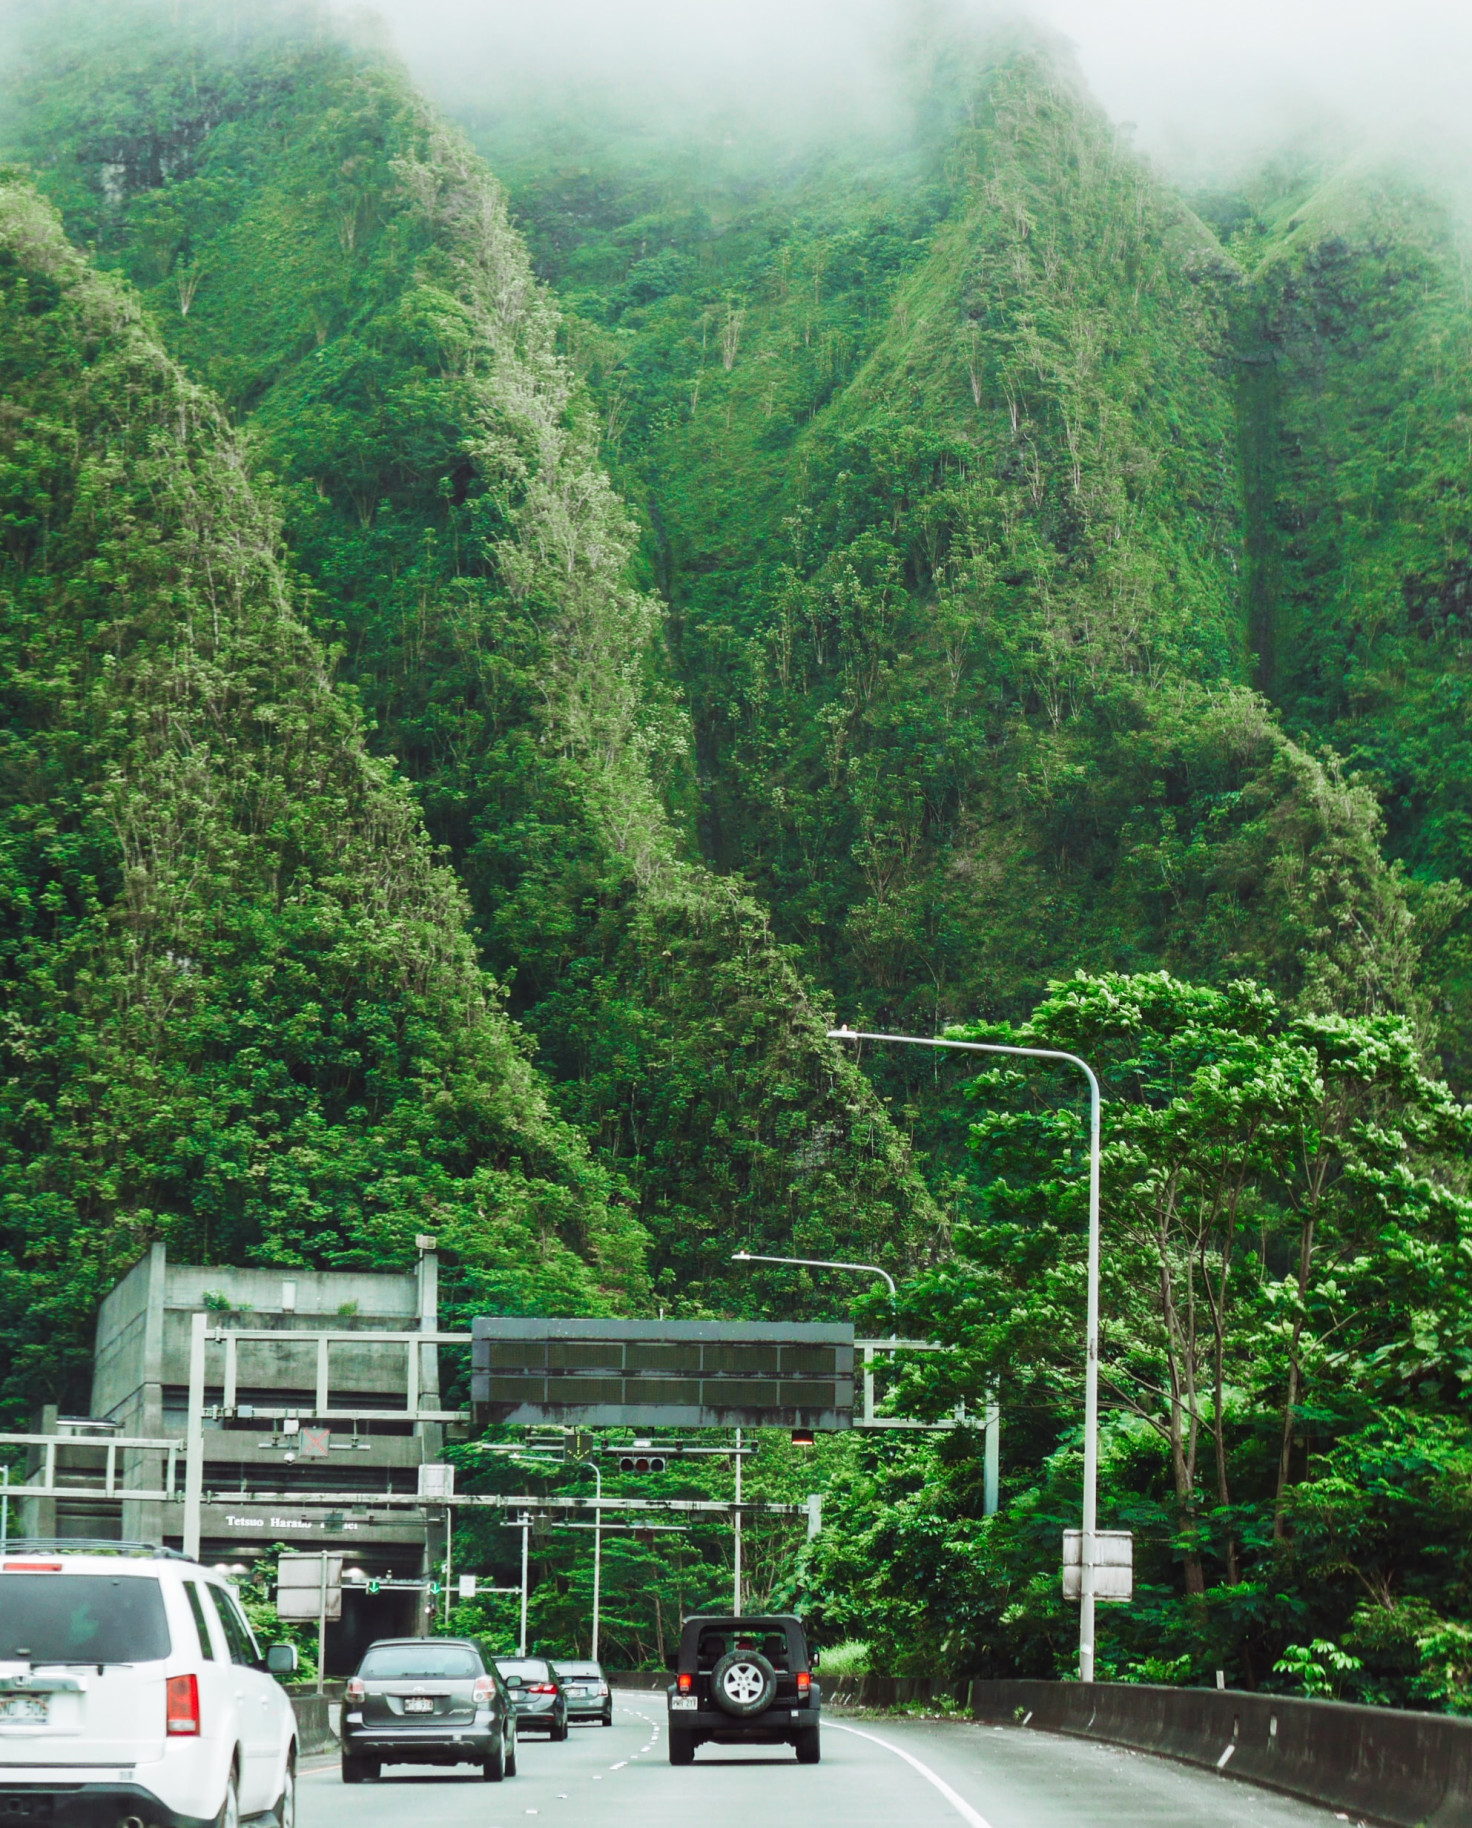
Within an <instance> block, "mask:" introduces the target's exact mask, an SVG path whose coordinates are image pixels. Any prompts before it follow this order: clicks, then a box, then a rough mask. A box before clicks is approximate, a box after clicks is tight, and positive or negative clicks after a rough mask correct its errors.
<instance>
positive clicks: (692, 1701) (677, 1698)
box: [670, 1695, 700, 1708]
mask: <svg viewBox="0 0 1472 1828" xmlns="http://www.w3.org/2000/svg"><path fill="white" fill-rule="evenodd" d="M670 1706H671V1707H672V1708H676V1707H699V1706H700V1702H699V1700H698V1699H697V1698H696V1697H695V1696H694V1695H671V1696H670Z"/></svg>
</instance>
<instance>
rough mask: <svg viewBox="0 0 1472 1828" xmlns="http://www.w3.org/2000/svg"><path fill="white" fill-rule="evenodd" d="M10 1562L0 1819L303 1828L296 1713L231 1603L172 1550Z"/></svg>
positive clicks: (281, 1652)
mask: <svg viewBox="0 0 1472 1828" xmlns="http://www.w3.org/2000/svg"><path fill="white" fill-rule="evenodd" d="M102 1547H103V1545H101V1544H98V1545H96V1548H95V1550H94V1549H93V1548H92V1546H90V1545H89V1549H88V1551H87V1552H86V1553H75V1552H73V1551H72V1550H70V1549H69V1548H68V1547H67V1546H66V1545H65V1544H64V1543H59V1544H57V1545H56V1547H55V1548H54V1549H53V1548H50V1547H46V1548H40V1549H33V1548H31V1547H30V1546H29V1545H26V1546H24V1547H23V1548H20V1549H12V1550H11V1551H10V1552H9V1553H7V1554H6V1556H5V1558H4V1560H3V1561H0V1821H3V1822H4V1823H6V1824H8V1825H11V1828H21V1825H22V1824H24V1825H25V1828H32V1824H35V1825H36V1828H40V1825H41V1824H45V1828H206V1825H207V1824H211V1825H213V1824H218V1828H237V1824H238V1823H239V1821H240V1819H241V1817H243V1816H252V1815H255V1816H267V1815H269V1816H270V1817H272V1818H274V1820H275V1822H276V1823H277V1824H278V1828H294V1825H295V1816H296V1716H295V1714H294V1713H293V1711H292V1706H291V1701H290V1698H289V1697H288V1696H287V1694H286V1692H285V1690H284V1689H282V1687H281V1686H280V1684H279V1683H278V1682H277V1681H276V1679H275V1674H274V1673H272V1672H277V1673H280V1674H282V1675H289V1674H290V1673H291V1672H292V1671H293V1670H294V1669H295V1667H296V1652H295V1650H294V1649H293V1648H292V1647H291V1646H290V1645H286V1644H279V1645H273V1646H272V1648H271V1651H270V1653H269V1657H263V1656H262V1655H261V1652H260V1649H259V1647H258V1646H257V1644H256V1641H255V1638H254V1636H253V1635H252V1633H251V1628H250V1626H249V1624H248V1623H247V1622H246V1618H245V1614H244V1613H243V1612H242V1611H241V1609H240V1604H239V1601H238V1600H237V1599H236V1597H235V1595H234V1593H232V1592H231V1590H230V1588H229V1587H228V1586H227V1585H226V1584H225V1582H224V1581H222V1580H220V1579H219V1578H218V1577H217V1576H216V1575H213V1574H211V1573H210V1572H209V1571H208V1570H207V1569H205V1568H202V1567H200V1566H199V1564H198V1563H197V1562H192V1561H186V1560H184V1559H183V1558H182V1557H181V1556H177V1555H174V1554H172V1553H171V1552H170V1551H167V1550H156V1551H150V1550H149V1549H147V1548H146V1547H139V1548H128V1547H124V1546H123V1545H119V1549H118V1551H116V1552H113V1553H102V1552H97V1551H100V1550H101V1549H102Z"/></svg>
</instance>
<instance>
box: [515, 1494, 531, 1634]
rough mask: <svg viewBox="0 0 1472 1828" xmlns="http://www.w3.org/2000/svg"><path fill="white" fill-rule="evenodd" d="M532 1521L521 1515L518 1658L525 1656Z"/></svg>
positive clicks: (529, 1516) (526, 1515)
mask: <svg viewBox="0 0 1472 1828" xmlns="http://www.w3.org/2000/svg"><path fill="white" fill-rule="evenodd" d="M531 1527H532V1520H531V1514H530V1512H528V1511H523V1512H522V1513H521V1647H520V1649H519V1650H518V1651H517V1653H516V1654H517V1655H518V1656H519V1657H524V1656H525V1655H526V1597H527V1586H526V1576H527V1539H528V1537H529V1536H530V1534H531Z"/></svg>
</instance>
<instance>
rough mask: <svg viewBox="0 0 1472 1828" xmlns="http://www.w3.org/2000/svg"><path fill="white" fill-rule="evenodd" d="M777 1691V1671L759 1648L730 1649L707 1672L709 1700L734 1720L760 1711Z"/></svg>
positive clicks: (743, 1718) (765, 1707)
mask: <svg viewBox="0 0 1472 1828" xmlns="http://www.w3.org/2000/svg"><path fill="white" fill-rule="evenodd" d="M776 1692H777V1672H776V1671H775V1670H774V1669H773V1668H772V1666H771V1664H770V1663H769V1662H768V1661H767V1659H766V1658H765V1657H764V1656H763V1655H762V1654H761V1652H760V1651H759V1650H731V1651H728V1652H727V1653H726V1655H725V1656H723V1657H722V1658H721V1660H720V1662H719V1663H717V1664H716V1666H715V1668H714V1669H713V1670H712V1671H711V1672H710V1693H711V1699H712V1700H713V1701H714V1702H715V1704H716V1706H717V1707H719V1708H721V1709H723V1710H724V1711H725V1712H726V1713H728V1714H732V1715H734V1716H735V1718H736V1719H738V1720H749V1719H750V1718H751V1716H752V1715H753V1714H760V1713H764V1712H765V1711H766V1709H767V1708H768V1707H769V1706H770V1705H771V1701H772V1697H773V1696H774V1695H775V1694H776Z"/></svg>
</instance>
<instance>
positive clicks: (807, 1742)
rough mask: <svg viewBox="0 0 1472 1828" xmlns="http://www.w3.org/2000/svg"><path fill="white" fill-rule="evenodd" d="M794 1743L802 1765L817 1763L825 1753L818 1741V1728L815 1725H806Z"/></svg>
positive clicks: (798, 1760) (798, 1759)
mask: <svg viewBox="0 0 1472 1828" xmlns="http://www.w3.org/2000/svg"><path fill="white" fill-rule="evenodd" d="M793 1744H794V1745H795V1746H796V1747H797V1762H798V1763H799V1764H800V1765H815V1764H817V1763H818V1761H819V1759H820V1758H821V1757H822V1755H823V1754H822V1751H821V1749H820V1747H819V1743H818V1729H817V1727H815V1726H805V1727H804V1728H803V1729H802V1731H801V1732H800V1733H799V1734H798V1736H797V1738H796V1739H795V1740H794V1741H793Z"/></svg>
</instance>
